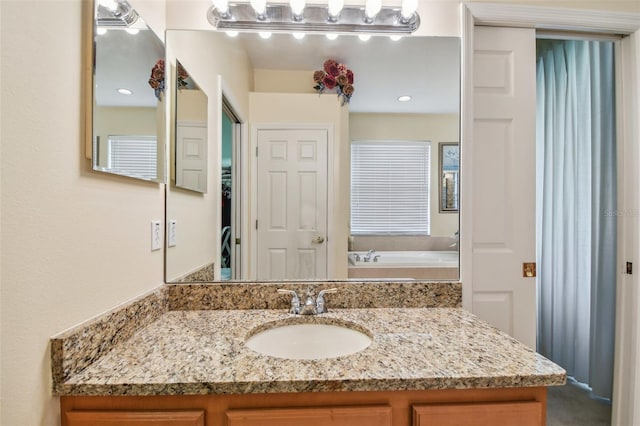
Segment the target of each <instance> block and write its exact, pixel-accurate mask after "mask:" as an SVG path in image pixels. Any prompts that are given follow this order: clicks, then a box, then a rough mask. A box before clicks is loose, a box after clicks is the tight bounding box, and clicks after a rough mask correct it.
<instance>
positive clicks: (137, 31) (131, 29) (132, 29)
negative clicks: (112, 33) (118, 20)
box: [127, 28, 140, 35]
mask: <svg viewBox="0 0 640 426" xmlns="http://www.w3.org/2000/svg"><path fill="white" fill-rule="evenodd" d="M127 32H128V33H129V34H131V35H136V34H138V33H139V32H140V30H139V29H137V28H127Z"/></svg>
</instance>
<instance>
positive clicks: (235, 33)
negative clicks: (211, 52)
mask: <svg viewBox="0 0 640 426" xmlns="http://www.w3.org/2000/svg"><path fill="white" fill-rule="evenodd" d="M226 33H227V35H228V36H229V37H231V38H233V37H238V34H240V33H239V32H238V31H227V32H226Z"/></svg>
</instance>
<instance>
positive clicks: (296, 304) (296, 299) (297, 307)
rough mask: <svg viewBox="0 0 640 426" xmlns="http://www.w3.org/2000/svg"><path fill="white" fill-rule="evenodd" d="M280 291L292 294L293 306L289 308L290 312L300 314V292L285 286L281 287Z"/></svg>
mask: <svg viewBox="0 0 640 426" xmlns="http://www.w3.org/2000/svg"><path fill="white" fill-rule="evenodd" d="M278 293H281V294H290V295H291V296H292V297H291V308H290V309H289V313H290V314H295V315H298V314H299V313H300V298H299V297H298V293H296V292H295V291H293V290H285V289H284V288H279V289H278Z"/></svg>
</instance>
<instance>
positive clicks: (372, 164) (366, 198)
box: [351, 141, 431, 235]
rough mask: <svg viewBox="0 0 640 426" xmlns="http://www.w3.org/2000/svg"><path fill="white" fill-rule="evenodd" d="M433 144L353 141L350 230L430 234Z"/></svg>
mask: <svg viewBox="0 0 640 426" xmlns="http://www.w3.org/2000/svg"><path fill="white" fill-rule="evenodd" d="M430 155H431V144H430V142H428V141H353V142H352V143H351V233H352V234H374V235H375V234H413V235H428V234H429V189H430V188H429V186H430V164H431V163H430Z"/></svg>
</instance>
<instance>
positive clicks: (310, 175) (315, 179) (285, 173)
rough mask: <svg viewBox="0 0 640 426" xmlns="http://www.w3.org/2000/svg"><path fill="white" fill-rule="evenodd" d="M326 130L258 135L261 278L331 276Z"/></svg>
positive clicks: (259, 269) (275, 132) (271, 132)
mask: <svg viewBox="0 0 640 426" xmlns="http://www.w3.org/2000/svg"><path fill="white" fill-rule="evenodd" d="M327 141H328V132H327V130H315V129H314V130H307V129H304V130H298V129H291V130H259V131H258V172H257V174H258V197H257V199H258V206H257V211H258V213H257V219H258V224H257V226H258V231H257V239H258V242H257V247H258V253H257V278H258V279H259V280H263V279H315V278H326V277H327V244H326V243H325V241H326V239H327Z"/></svg>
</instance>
